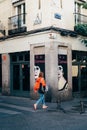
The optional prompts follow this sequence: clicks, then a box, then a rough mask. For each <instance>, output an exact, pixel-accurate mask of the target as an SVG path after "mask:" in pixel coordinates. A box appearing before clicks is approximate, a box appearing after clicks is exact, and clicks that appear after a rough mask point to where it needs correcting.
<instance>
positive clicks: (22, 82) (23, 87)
mask: <svg viewBox="0 0 87 130" xmlns="http://www.w3.org/2000/svg"><path fill="white" fill-rule="evenodd" d="M12 86H13V87H12V93H13V95H17V96H29V90H30V66H29V63H19V64H18V63H17V64H13V65H12Z"/></svg>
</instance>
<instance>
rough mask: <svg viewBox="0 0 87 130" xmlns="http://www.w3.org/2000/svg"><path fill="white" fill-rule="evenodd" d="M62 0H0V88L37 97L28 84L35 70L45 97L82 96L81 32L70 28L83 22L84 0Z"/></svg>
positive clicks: (85, 83)
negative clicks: (41, 78) (42, 78)
mask: <svg viewBox="0 0 87 130" xmlns="http://www.w3.org/2000/svg"><path fill="white" fill-rule="evenodd" d="M65 2H66V0H50V1H49V0H32V1H31V0H10V1H9V0H3V1H2V0H0V9H1V11H0V93H2V94H5V95H15V96H24V97H31V98H35V97H37V95H35V93H34V92H33V85H34V82H35V76H36V74H37V73H38V72H39V71H40V70H41V71H43V72H44V74H45V75H44V76H45V79H46V82H47V85H48V86H49V91H48V92H47V94H46V99H47V100H48V101H55V100H56V99H57V98H58V97H61V99H63V100H68V99H71V98H72V97H73V95H77V96H78V95H80V96H81V95H82V96H86V92H87V47H86V46H85V44H84V43H83V44H82V40H84V39H86V38H87V36H82V35H78V33H77V32H76V31H75V28H74V27H75V25H77V24H87V16H86V14H87V10H86V9H83V8H82V3H84V2H85V0H69V1H68V2H67V4H66V3H65ZM37 71H38V72H37Z"/></svg>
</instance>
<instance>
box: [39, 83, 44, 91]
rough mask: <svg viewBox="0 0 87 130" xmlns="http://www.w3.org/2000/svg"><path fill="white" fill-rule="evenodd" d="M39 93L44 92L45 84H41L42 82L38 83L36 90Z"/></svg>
mask: <svg viewBox="0 0 87 130" xmlns="http://www.w3.org/2000/svg"><path fill="white" fill-rule="evenodd" d="M38 92H39V93H45V86H43V85H42V83H40V87H39V90H38Z"/></svg>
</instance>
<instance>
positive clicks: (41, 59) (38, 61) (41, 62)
mask: <svg viewBox="0 0 87 130" xmlns="http://www.w3.org/2000/svg"><path fill="white" fill-rule="evenodd" d="M40 71H42V72H43V73H44V76H45V55H43V54H42V55H35V56H34V75H35V80H36V79H37V78H38V76H39V73H40Z"/></svg>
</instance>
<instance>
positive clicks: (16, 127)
mask: <svg viewBox="0 0 87 130" xmlns="http://www.w3.org/2000/svg"><path fill="white" fill-rule="evenodd" d="M33 103H34V101H33V100H30V99H28V98H21V97H19V98H18V97H10V96H7V97H6V96H0V130H87V114H86V113H84V114H80V113H79V112H75V111H73V112H72V111H70V110H71V107H69V106H68V108H69V109H67V110H66V112H65V113H64V112H63V111H61V110H58V111H55V110H54V111H53V110H52V108H55V107H56V104H55V103H47V105H48V106H49V107H48V109H46V110H43V109H42V108H41V106H39V107H38V110H36V111H35V110H34V109H33ZM65 104H66V102H65V103H64V105H63V107H64V106H65ZM67 104H68V103H67ZM65 108H66V107H65Z"/></svg>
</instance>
